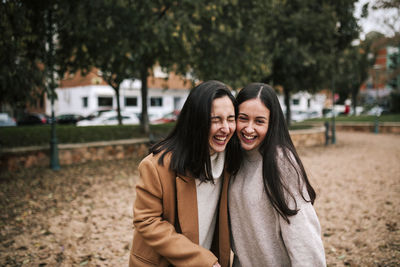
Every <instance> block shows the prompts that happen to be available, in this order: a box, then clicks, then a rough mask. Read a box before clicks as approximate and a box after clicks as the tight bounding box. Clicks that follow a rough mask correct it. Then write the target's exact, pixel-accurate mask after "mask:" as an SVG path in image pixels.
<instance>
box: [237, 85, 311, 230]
mask: <svg viewBox="0 0 400 267" xmlns="http://www.w3.org/2000/svg"><path fill="white" fill-rule="evenodd" d="M254 98H258V99H260V100H261V102H262V103H264V105H265V106H266V107H267V108H268V109H269V112H270V114H269V122H268V131H267V134H266V136H265V139H264V140H263V142H262V143H261V144H260V147H259V151H260V153H261V155H262V159H263V165H262V166H263V168H262V172H263V180H264V189H265V191H266V193H267V196H268V198H269V200H270V201H271V203H272V205H273V207H274V208H275V210H276V211H277V212H278V213H279V214H280V215H281V216H282V217H283V218H284V219H285V220H286V221H287V222H288V223H290V221H289V218H288V217H289V216H293V215H295V214H297V212H298V209H297V203H296V200H295V198H294V196H293V192H292V191H291V190H289V188H288V185H286V184H285V182H284V179H283V175H284V174H283V173H282V172H281V168H279V166H278V158H279V157H282V156H283V157H284V161H285V162H288V163H290V165H291V166H292V167H293V168H294V169H295V170H296V173H297V177H298V180H297V182H298V190H299V193H300V194H301V196H302V197H303V199H304V200H305V201H308V202H311V203H312V204H314V200H315V197H316V194H315V191H314V189H313V188H312V186H311V184H310V182H309V180H308V177H307V174H306V172H305V170H304V166H303V164H302V162H301V160H300V158H299V156H298V154H297V152H296V149H295V147H294V145H293V142H292V139H291V138H290V135H289V130H288V127H287V125H286V121H285V118H284V116H283V112H282V109H281V106H280V104H279V100H278V97H277V96H276V93H275V91H274V89H272V87H271V86H269V85H267V84H263V83H251V84H249V85H247V86H246V87H245V88H243V89H242V90H241V91H240V92H239V94H238V95H237V97H236V100H237V102H238V105H240V104H241V103H243V102H244V101H247V100H250V99H254ZM303 183H304V184H305V186H306V189H307V192H308V195H309V198H310V199H306V198H305V196H304V194H303V191H302V184H303ZM285 192H286V193H288V194H289V196H290V197H291V198H292V199H293V200H294V203H295V208H294V209H291V208H290V207H289V205H288V203H287V200H285Z"/></svg>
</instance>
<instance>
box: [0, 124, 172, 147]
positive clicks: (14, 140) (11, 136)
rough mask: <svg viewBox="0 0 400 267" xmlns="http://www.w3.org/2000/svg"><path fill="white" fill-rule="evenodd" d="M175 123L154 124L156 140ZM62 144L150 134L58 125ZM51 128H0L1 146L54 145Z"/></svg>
mask: <svg viewBox="0 0 400 267" xmlns="http://www.w3.org/2000/svg"><path fill="white" fill-rule="evenodd" d="M174 125H175V124H174V123H168V124H160V125H151V127H150V130H151V133H152V135H153V138H157V139H158V138H160V137H162V136H165V135H167V134H168V133H169V132H170V131H171V130H172V128H173V127H174ZM56 129H57V139H58V143H59V144H74V143H85V142H96V141H111V140H120V139H131V138H143V137H148V135H145V134H143V133H142V132H141V131H140V127H139V126H137V125H134V126H132V125H118V126H88V127H76V126H71V125H57V127H56ZM50 134H51V130H50V126H18V127H2V128H0V147H3V148H8V147H21V146H42V145H48V144H49V142H50Z"/></svg>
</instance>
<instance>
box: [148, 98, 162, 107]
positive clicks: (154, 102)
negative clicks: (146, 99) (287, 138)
mask: <svg viewBox="0 0 400 267" xmlns="http://www.w3.org/2000/svg"><path fill="white" fill-rule="evenodd" d="M150 106H151V107H162V97H150Z"/></svg>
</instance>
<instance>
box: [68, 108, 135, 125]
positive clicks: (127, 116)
mask: <svg viewBox="0 0 400 267" xmlns="http://www.w3.org/2000/svg"><path fill="white" fill-rule="evenodd" d="M121 117H122V124H124V125H136V124H139V123H140V120H139V118H138V117H137V116H136V114H134V113H127V112H121ZM76 125H77V126H95V125H118V114H117V112H116V111H109V112H104V113H103V114H102V115H101V116H100V117H97V118H94V119H92V120H81V121H78V122H77V124H76Z"/></svg>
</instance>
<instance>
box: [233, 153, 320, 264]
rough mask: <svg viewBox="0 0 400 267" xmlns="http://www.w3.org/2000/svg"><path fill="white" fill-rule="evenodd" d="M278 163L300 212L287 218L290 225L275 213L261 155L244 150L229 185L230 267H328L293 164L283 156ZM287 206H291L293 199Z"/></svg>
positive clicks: (315, 217)
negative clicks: (299, 189)
mask: <svg viewBox="0 0 400 267" xmlns="http://www.w3.org/2000/svg"><path fill="white" fill-rule="evenodd" d="M278 163H279V166H280V167H281V169H282V171H283V172H284V174H285V180H286V182H287V183H288V185H289V188H290V187H291V189H292V190H291V191H292V193H293V194H294V196H295V199H296V201H297V208H298V209H299V211H298V213H297V214H296V215H294V216H291V217H289V220H290V224H288V223H287V222H286V221H285V220H284V219H283V218H282V216H280V215H279V214H278V213H277V212H276V210H275V209H274V208H273V206H272V205H271V203H270V201H269V199H268V197H267V195H266V193H265V190H264V185H263V180H262V158H261V154H260V153H259V152H258V151H257V150H255V151H250V152H246V153H245V159H244V162H243V165H242V167H241V169H240V171H239V173H238V174H237V175H236V177H234V179H231V184H230V188H229V214H230V222H231V236H232V249H233V251H234V253H235V259H234V263H233V266H234V267H238V266H243V267H251V266H255V267H258V266H273V267H275V266H313V267H318V266H326V262H325V253H324V247H323V244H322V240H321V235H320V225H319V221H318V218H317V215H316V213H315V210H314V208H313V206H312V205H311V203H309V202H306V201H304V200H303V198H302V197H301V195H300V194H299V193H298V190H294V188H295V187H296V185H297V176H296V175H295V173H294V172H295V170H294V168H293V167H289V166H288V163H286V162H284V161H283V159H282V158H280V159H279V160H278ZM304 191H305V190H304ZM305 193H306V191H305ZM305 196H306V198H307V197H308V194H307V193H306V194H305ZM289 206H290V207H291V208H293V207H294V206H293V202H290V204H289Z"/></svg>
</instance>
